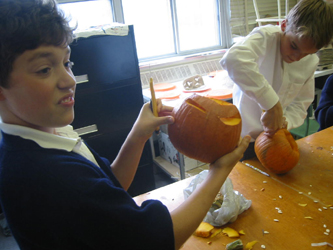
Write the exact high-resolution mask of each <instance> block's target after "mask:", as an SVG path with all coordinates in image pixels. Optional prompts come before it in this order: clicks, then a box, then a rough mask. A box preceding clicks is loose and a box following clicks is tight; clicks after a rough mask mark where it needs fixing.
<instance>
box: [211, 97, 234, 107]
mask: <svg viewBox="0 0 333 250" xmlns="http://www.w3.org/2000/svg"><path fill="white" fill-rule="evenodd" d="M209 99H211V100H213V101H214V102H216V103H217V104H220V105H233V104H232V103H230V102H226V101H223V100H219V99H214V98H209Z"/></svg>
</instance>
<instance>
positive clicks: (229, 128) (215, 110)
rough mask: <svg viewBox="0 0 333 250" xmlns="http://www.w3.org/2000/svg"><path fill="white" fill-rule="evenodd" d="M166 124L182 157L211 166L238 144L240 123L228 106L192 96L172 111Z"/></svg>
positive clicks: (221, 102)
mask: <svg viewBox="0 0 333 250" xmlns="http://www.w3.org/2000/svg"><path fill="white" fill-rule="evenodd" d="M172 115H173V116H174V118H175V122H174V123H173V124H169V125H168V134H169V138H170V141H171V142H172V144H173V145H174V147H175V148H176V149H177V150H178V151H179V152H180V153H182V154H184V155H186V156H188V157H190V158H193V159H196V160H199V161H202V162H205V163H212V162H214V161H215V160H217V159H218V158H220V157H221V156H223V155H225V154H227V153H230V152H231V151H232V150H234V149H235V148H236V146H237V145H238V141H239V137H240V133H241V129H242V122H241V116H240V114H239V112H238V109H237V108H236V106H234V105H232V104H231V103H228V102H225V101H221V100H217V99H210V98H207V97H203V96H200V95H196V94H193V95H191V96H190V97H188V98H186V99H185V100H184V101H183V102H182V103H181V105H179V106H178V107H175V108H174V109H173V114H172Z"/></svg>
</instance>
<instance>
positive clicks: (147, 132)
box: [133, 99, 174, 140]
mask: <svg viewBox="0 0 333 250" xmlns="http://www.w3.org/2000/svg"><path fill="white" fill-rule="evenodd" d="M156 101H157V111H158V115H159V116H158V117H156V116H154V114H153V111H152V110H151V106H150V103H146V104H144V105H143V107H142V109H141V112H140V114H139V116H138V118H137V120H136V122H135V124H134V126H133V132H134V133H135V134H136V136H139V137H141V138H143V139H144V140H148V139H149V137H150V136H151V135H152V134H153V132H154V131H155V130H156V129H157V128H158V127H159V126H161V125H163V124H172V123H173V122H174V118H173V117H172V116H171V112H172V110H173V108H172V107H169V106H165V105H163V104H162V102H161V100H160V99H157V100H156Z"/></svg>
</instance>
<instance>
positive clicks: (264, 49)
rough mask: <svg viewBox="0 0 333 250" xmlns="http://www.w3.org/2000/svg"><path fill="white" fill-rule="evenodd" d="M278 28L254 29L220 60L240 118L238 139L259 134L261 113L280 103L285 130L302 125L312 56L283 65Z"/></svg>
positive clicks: (310, 88) (310, 97) (311, 80)
mask: <svg viewBox="0 0 333 250" xmlns="http://www.w3.org/2000/svg"><path fill="white" fill-rule="evenodd" d="M282 34H283V33H282V31H281V28H280V27H279V26H272V25H267V26H261V27H258V28H255V29H254V30H253V31H252V32H251V33H250V34H249V35H248V36H247V37H246V38H245V39H244V40H242V41H240V42H238V43H237V44H235V45H234V46H232V47H231V48H230V49H229V50H228V52H227V53H226V54H225V55H224V56H223V58H222V60H221V61H220V64H221V66H222V67H223V68H224V69H225V70H227V71H228V74H229V77H230V78H231V79H232V80H233V81H234V82H235V85H234V90H233V103H234V104H235V105H236V106H237V108H238V109H239V112H240V114H241V116H242V134H241V135H242V136H245V135H250V136H251V137H252V139H253V140H255V139H256V138H257V137H258V135H259V134H260V133H261V132H262V131H263V127H262V125H261V122H260V117H261V114H262V110H269V109H271V108H272V107H273V106H274V105H275V104H276V103H277V102H278V101H280V103H281V105H282V109H283V113H284V116H285V117H286V119H287V122H288V130H290V129H292V128H295V127H299V126H300V125H302V124H303V122H304V119H305V117H306V115H307V108H308V107H309V105H310V104H311V102H312V101H313V99H314V88H315V87H314V72H315V70H316V68H317V65H318V61H319V59H318V57H317V55H316V54H312V55H308V56H306V57H304V58H302V59H301V60H300V61H297V62H293V63H286V62H284V61H283V60H282V56H281V52H280V39H281V35H282Z"/></svg>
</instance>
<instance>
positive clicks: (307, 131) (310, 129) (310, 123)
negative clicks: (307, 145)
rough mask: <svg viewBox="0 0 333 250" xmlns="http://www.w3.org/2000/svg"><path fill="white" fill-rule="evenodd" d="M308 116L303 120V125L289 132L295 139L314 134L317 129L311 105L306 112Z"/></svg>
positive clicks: (317, 124) (317, 125)
mask: <svg viewBox="0 0 333 250" xmlns="http://www.w3.org/2000/svg"><path fill="white" fill-rule="evenodd" d="M307 112H308V114H307V116H306V118H305V120H304V123H303V124H302V125H301V126H300V127H298V128H294V129H291V130H290V133H291V134H292V135H293V136H294V137H295V139H300V138H303V137H306V136H308V135H311V134H313V133H316V132H317V131H318V129H319V123H318V122H317V121H316V120H315V119H314V118H313V104H311V105H310V106H309V108H308V110H307Z"/></svg>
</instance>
